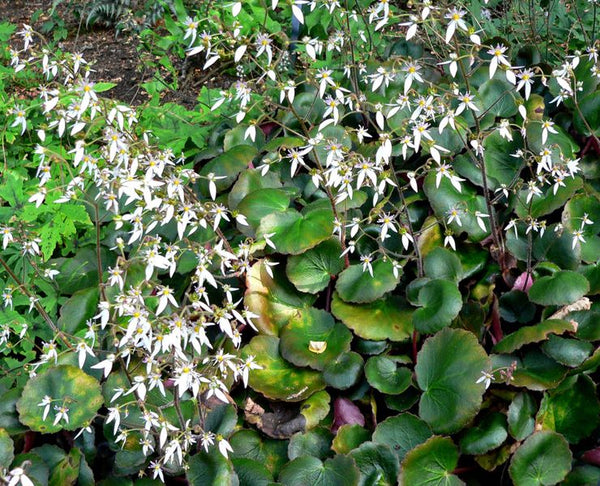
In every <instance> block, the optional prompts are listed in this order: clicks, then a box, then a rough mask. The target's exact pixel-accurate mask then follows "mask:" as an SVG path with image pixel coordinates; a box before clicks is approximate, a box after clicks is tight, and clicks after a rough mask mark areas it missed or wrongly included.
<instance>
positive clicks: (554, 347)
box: [542, 335, 594, 368]
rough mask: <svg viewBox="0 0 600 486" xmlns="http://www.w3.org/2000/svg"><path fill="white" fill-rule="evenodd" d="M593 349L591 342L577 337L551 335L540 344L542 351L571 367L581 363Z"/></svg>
mask: <svg viewBox="0 0 600 486" xmlns="http://www.w3.org/2000/svg"><path fill="white" fill-rule="evenodd" d="M593 350H594V346H593V345H592V343H588V342H587V341H580V340H579V339H569V338H562V337H558V336H555V335H551V336H550V337H549V338H548V341H546V342H545V343H544V344H543V345H542V351H544V353H545V354H547V355H548V356H550V357H551V358H552V359H554V360H556V361H558V362H559V363H560V364H564V365H565V366H570V367H572V368H574V367H576V366H579V365H580V364H581V363H583V362H584V361H585V360H586V359H587V358H588V357H589V356H590V354H591V353H592V351H593Z"/></svg>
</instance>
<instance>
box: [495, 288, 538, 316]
mask: <svg viewBox="0 0 600 486" xmlns="http://www.w3.org/2000/svg"><path fill="white" fill-rule="evenodd" d="M498 303H499V304H500V317H502V319H504V320H505V321H507V322H519V323H521V324H525V323H526V322H531V319H533V316H535V311H536V307H535V305H534V304H532V303H531V302H530V301H529V298H528V297H527V294H526V293H525V292H522V291H521V290H510V291H509V292H506V293H504V294H502V295H501V296H500V299H499V301H498Z"/></svg>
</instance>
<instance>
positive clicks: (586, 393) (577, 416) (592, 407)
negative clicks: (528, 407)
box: [536, 374, 600, 444]
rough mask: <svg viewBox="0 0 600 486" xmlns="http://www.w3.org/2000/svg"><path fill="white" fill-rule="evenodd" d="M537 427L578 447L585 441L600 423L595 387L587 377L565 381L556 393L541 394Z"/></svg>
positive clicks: (552, 391) (575, 377)
mask: <svg viewBox="0 0 600 486" xmlns="http://www.w3.org/2000/svg"><path fill="white" fill-rule="evenodd" d="M536 421H537V422H538V423H541V424H542V426H543V428H544V429H550V430H554V431H556V432H558V433H560V434H562V435H564V436H565V438H566V439H567V440H568V441H569V442H571V443H572V444H577V443H578V442H579V441H580V440H581V439H584V438H585V437H588V436H589V435H590V434H591V433H592V432H593V431H594V429H595V428H596V427H597V426H598V424H599V423H600V403H599V402H598V397H597V396H596V386H595V385H594V382H593V381H592V380H591V379H590V378H589V377H588V376H586V375H583V374H580V375H577V376H573V377H570V378H568V379H566V380H565V381H564V382H563V383H561V385H560V386H559V387H558V388H557V389H556V390H551V391H547V392H546V393H545V394H544V398H543V399H542V403H541V405H540V411H539V413H538V416H537V420H536Z"/></svg>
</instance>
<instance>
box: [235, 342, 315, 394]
mask: <svg viewBox="0 0 600 486" xmlns="http://www.w3.org/2000/svg"><path fill="white" fill-rule="evenodd" d="M250 355H252V356H255V357H256V363H257V364H258V365H260V366H261V367H262V369H257V370H253V371H252V373H250V380H249V384H250V387H251V388H253V389H254V390H256V391H258V392H260V393H262V394H263V395H265V396H266V397H267V398H271V399H273V400H284V401H286V402H299V401H301V400H305V399H306V398H308V397H309V396H311V395H312V394H313V393H315V392H316V391H319V390H322V389H323V388H325V382H324V381H323V379H322V377H321V374H320V373H318V372H316V371H312V370H308V369H300V368H296V367H295V366H294V365H292V364H290V363H288V362H287V361H285V360H284V359H283V358H282V357H281V356H280V355H279V339H278V338H276V337H273V336H255V337H254V338H252V340H251V341H250V343H249V344H248V345H246V346H244V348H242V357H244V358H246V357H248V356H250Z"/></svg>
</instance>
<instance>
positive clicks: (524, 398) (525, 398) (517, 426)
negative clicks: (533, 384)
mask: <svg viewBox="0 0 600 486" xmlns="http://www.w3.org/2000/svg"><path fill="white" fill-rule="evenodd" d="M536 411H537V405H536V403H535V401H534V400H533V398H532V397H531V395H530V394H529V393H524V392H521V393H517V395H515V398H513V401H512V402H511V404H510V406H509V407H508V414H507V419H508V431H509V432H510V435H512V436H513V437H514V438H515V439H516V440H523V439H525V437H527V436H529V435H530V434H531V433H532V432H533V429H534V427H535V412H536Z"/></svg>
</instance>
